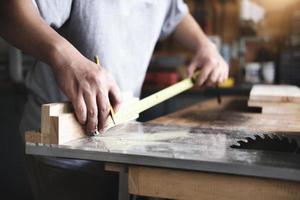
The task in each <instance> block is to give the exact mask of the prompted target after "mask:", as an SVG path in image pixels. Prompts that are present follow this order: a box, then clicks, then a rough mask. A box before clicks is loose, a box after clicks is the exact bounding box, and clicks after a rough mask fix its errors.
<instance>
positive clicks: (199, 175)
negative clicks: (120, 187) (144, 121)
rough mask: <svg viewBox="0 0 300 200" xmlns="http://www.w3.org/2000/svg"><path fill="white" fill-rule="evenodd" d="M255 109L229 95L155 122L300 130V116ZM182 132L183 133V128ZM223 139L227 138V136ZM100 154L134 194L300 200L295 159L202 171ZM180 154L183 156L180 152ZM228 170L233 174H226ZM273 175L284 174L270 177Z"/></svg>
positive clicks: (31, 149) (47, 149)
mask: <svg viewBox="0 0 300 200" xmlns="http://www.w3.org/2000/svg"><path fill="white" fill-rule="evenodd" d="M255 111H257V110H255V109H253V108H252V109H251V108H248V107H247V98H246V97H223V98H222V104H221V105H218V103H217V100H216V99H212V100H208V101H205V102H202V103H199V104H196V105H194V106H191V107H189V108H186V109H183V110H181V111H178V112H175V113H173V114H170V115H167V116H163V117H160V118H158V119H155V120H152V121H151V122H150V123H151V124H156V125H157V126H161V125H163V126H166V125H172V126H174V125H176V126H180V127H188V128H189V129H191V128H192V129H193V128H194V129H195V130H196V129H201V130H211V129H215V130H227V131H229V132H232V133H231V134H234V133H235V132H236V133H239V132H253V133H256V132H261V131H263V132H285V133H287V134H298V132H300V123H299V119H300V118H299V115H297V114H289V115H285V114H282V115H270V114H261V113H258V112H255ZM163 126H162V127H163ZM178 130H180V128H178ZM178 134H181V132H180V131H179V132H178ZM217 139H219V140H224V139H222V138H217ZM221 142H222V141H221ZM73 144H75V143H73ZM212 144H214V143H212ZM97 145H101V143H97ZM75 148H76V147H75ZM89 148H90V147H89V146H87V147H86V149H85V150H87V151H88V150H89ZM207 148H209V147H207ZM26 151H27V153H31V154H39V153H40V152H42V154H43V155H49V156H57V155H62V154H61V153H62V152H63V155H62V157H70V155H71V154H70V152H71V151H72V149H69V150H68V149H64V151H61V150H60V148H56V146H55V145H54V146H51V145H50V146H33V145H32V146H31V145H27V149H26ZM208 151H209V149H208ZM36 152H39V153H36ZM203 152H205V151H202V153H203ZM59 153H60V154H59ZM123 153H124V152H123ZM144 153H146V151H145V152H144ZM225 153H227V152H225ZM93 155H94V156H95V155H96V154H85V152H84V151H78V152H77V156H78V157H80V156H81V157H84V158H89V156H90V158H95V157H93ZM98 155H99V154H97V158H98V160H101V159H102V158H103V161H105V162H107V164H106V170H109V171H115V172H119V173H122V174H123V175H124V173H125V174H126V175H127V176H128V192H129V193H130V194H136V195H142V196H151V197H160V198H167V199H182V200H191V199H192V200H194V199H223V200H227V199H230V200H232V199H246V200H247V199H249V200H250V199H272V200H273V199H275V200H276V199H300V181H299V179H300V176H299V171H300V167H299V166H298V165H296V164H295V165H293V163H289V166H290V168H287V170H286V169H285V168H284V167H283V168H282V170H280V168H279V169H278V168H277V169H276V170H277V171H278V174H274V173H273V172H272V168H266V167H264V166H263V167H262V166H257V167H255V165H251V166H250V165H249V167H248V166H247V165H245V163H239V162H236V163H235V165H234V166H235V167H228V166H227V165H225V164H226V163H225V164H224V163H220V165H217V164H216V163H213V162H212V163H213V165H205V163H203V165H201V168H200V169H203V170H200V169H199V165H195V166H193V162H192V161H190V162H186V165H185V162H176V164H177V165H176V167H175V166H172V165H171V164H172V162H171V161H170V162H166V161H165V159H158V160H157V159H156V161H155V162H154V161H153V162H152V160H153V159H152V158H151V157H143V159H139V160H138V161H137V162H132V160H130V159H131V158H130V156H123V157H119V162H116V161H117V160H118V159H113V158H112V157H109V159H107V157H103V156H102V157H101V156H100V155H99V156H98ZM201 155H203V154H201ZM177 156H179V157H180V156H182V155H181V154H178V155H177ZM191 156H192V155H191ZM195 156H196V155H195ZM214 156H215V158H216V160H217V161H219V160H218V156H220V157H222V156H224V155H214ZM78 157H77V158H78ZM116 158H117V157H116ZM237 159H239V158H237ZM295 159H296V160H295V163H299V159H300V158H299V156H298V157H295ZM110 160H111V161H113V162H110ZM237 161H239V160H237ZM262 162H263V159H262ZM276 162H278V163H280V162H279V161H277V160H276V157H274V163H276ZM143 163H144V164H143ZM170 163H171V164H170ZM174 164H175V162H174ZM239 164H242V165H241V166H242V167H241V169H238V168H237V167H238V166H239ZM246 164H247V163H246ZM249 164H253V163H249ZM254 164H255V163H254ZM253 166H254V170H253ZM209 167H212V169H209ZM223 167H224V168H223ZM223 169H224V171H223ZM225 169H226V170H227V172H228V170H229V172H232V173H224V172H225V171H226V170H225ZM230 170H231V171H230ZM232 170H235V171H236V173H233V171H232ZM260 170H261V171H260ZM213 172H214V173H213ZM253 174H256V175H257V176H254V175H253ZM285 174H286V177H285ZM293 175H294V177H293ZM273 176H274V177H278V178H275V179H274V178H270V177H273ZM295 176H296V177H295Z"/></svg>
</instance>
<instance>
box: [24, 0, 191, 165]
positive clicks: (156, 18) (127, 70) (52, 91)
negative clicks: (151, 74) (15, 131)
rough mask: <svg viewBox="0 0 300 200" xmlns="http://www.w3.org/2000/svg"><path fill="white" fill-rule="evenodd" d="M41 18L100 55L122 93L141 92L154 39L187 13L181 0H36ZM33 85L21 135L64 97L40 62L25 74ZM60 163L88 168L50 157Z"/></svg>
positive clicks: (83, 49)
mask: <svg viewBox="0 0 300 200" xmlns="http://www.w3.org/2000/svg"><path fill="white" fill-rule="evenodd" d="M33 3H34V4H35V6H36V7H37V9H38V11H39V13H40V15H41V16H42V18H43V19H44V20H45V21H46V22H47V23H48V24H49V25H50V26H51V27H52V28H54V29H55V30H56V31H57V32H58V33H59V34H61V35H62V36H63V37H64V38H66V39H67V40H68V41H69V42H70V43H72V44H73V45H74V46H75V47H76V48H77V49H78V50H79V51H80V52H81V53H82V54H83V55H84V56H85V57H87V58H89V59H93V57H94V56H95V55H98V56H99V58H100V61H101V65H102V66H103V67H105V68H107V69H108V70H109V71H110V72H111V73H112V74H113V77H114V78H115V80H116V82H117V84H118V86H119V87H120V89H121V91H123V92H131V93H132V94H134V96H136V97H138V96H139V95H140V90H141V86H142V83H143V80H144V76H145V73H146V69H147V66H148V64H149V61H150V58H151V55H152V53H153V50H154V47H155V44H156V42H157V41H158V40H159V39H164V38H166V37H167V36H168V35H169V34H171V33H172V31H173V30H174V29H175V27H176V26H177V24H178V23H179V22H180V21H181V19H182V18H183V16H185V15H186V14H187V12H188V9H187V6H186V4H185V3H183V1H182V0H33ZM26 86H27V88H28V89H29V95H28V102H27V104H26V105H25V109H24V114H23V118H22V121H21V125H20V131H21V133H24V132H25V131H26V130H38V129H39V128H40V112H41V110H40V108H41V105H42V104H44V103H49V102H62V101H66V100H67V98H66V96H65V95H64V94H63V93H62V92H61V91H60V89H59V88H58V85H57V83H56V81H55V78H54V76H53V72H52V71H51V68H50V67H49V66H48V65H47V64H45V63H43V62H40V61H37V63H36V64H35V66H34V67H33V68H32V70H31V71H30V72H29V73H28V76H27V78H26ZM43 160H44V162H48V163H49V164H51V165H59V166H60V167H65V166H66V167H67V168H76V169H80V170H82V169H84V167H87V166H88V167H89V166H90V165H91V164H92V163H90V162H88V161H82V160H66V159H50V158H44V159H43Z"/></svg>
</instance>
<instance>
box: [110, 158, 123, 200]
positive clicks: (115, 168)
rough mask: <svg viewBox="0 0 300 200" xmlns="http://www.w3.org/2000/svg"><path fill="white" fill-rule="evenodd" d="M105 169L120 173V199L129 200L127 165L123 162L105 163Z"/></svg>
mask: <svg viewBox="0 0 300 200" xmlns="http://www.w3.org/2000/svg"><path fill="white" fill-rule="evenodd" d="M105 170H106V171H111V172H117V173H119V197H118V199H119V200H129V193H128V173H127V167H126V166H125V165H122V164H115V163H105Z"/></svg>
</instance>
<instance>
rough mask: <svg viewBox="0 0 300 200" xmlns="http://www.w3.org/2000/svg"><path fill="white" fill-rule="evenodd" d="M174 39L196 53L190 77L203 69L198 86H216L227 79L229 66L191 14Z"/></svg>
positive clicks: (182, 22)
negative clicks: (198, 69) (197, 70)
mask: <svg viewBox="0 0 300 200" xmlns="http://www.w3.org/2000/svg"><path fill="white" fill-rule="evenodd" d="M174 38H175V39H176V40H177V41H178V42H180V43H182V44H183V45H184V46H185V47H187V48H188V49H190V50H191V51H193V52H195V57H194V59H193V61H192V63H191V64H190V66H189V68H188V71H189V75H192V73H193V72H194V71H195V70H196V69H197V68H200V69H201V75H200V76H199V78H198V80H197V85H198V86H203V85H207V86H214V85H216V84H217V83H221V82H223V81H225V80H226V79H227V77H228V66H227V64H226V63H225V61H224V59H223V58H222V57H221V55H220V54H219V52H218V50H217V48H216V47H215V45H214V44H213V43H212V42H211V41H210V40H209V38H208V37H207V36H206V35H205V34H204V33H203V31H202V30H201V28H200V26H199V25H198V24H197V22H196V21H195V19H194V18H193V17H192V15H191V14H187V15H186V16H185V17H184V18H183V19H182V21H181V22H180V23H179V24H178V26H177V27H176V29H175V32H174Z"/></svg>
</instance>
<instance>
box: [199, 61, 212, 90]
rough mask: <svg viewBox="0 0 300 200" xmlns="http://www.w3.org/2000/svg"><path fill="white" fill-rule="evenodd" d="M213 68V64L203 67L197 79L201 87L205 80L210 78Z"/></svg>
mask: <svg viewBox="0 0 300 200" xmlns="http://www.w3.org/2000/svg"><path fill="white" fill-rule="evenodd" d="M212 70H213V67H212V66H211V65H206V66H204V67H203V68H202V70H201V73H200V76H199V78H198V80H197V85H198V86H199V87H201V86H202V85H203V84H204V82H205V81H206V80H207V79H208V77H209V75H210V73H211V72H212Z"/></svg>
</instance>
